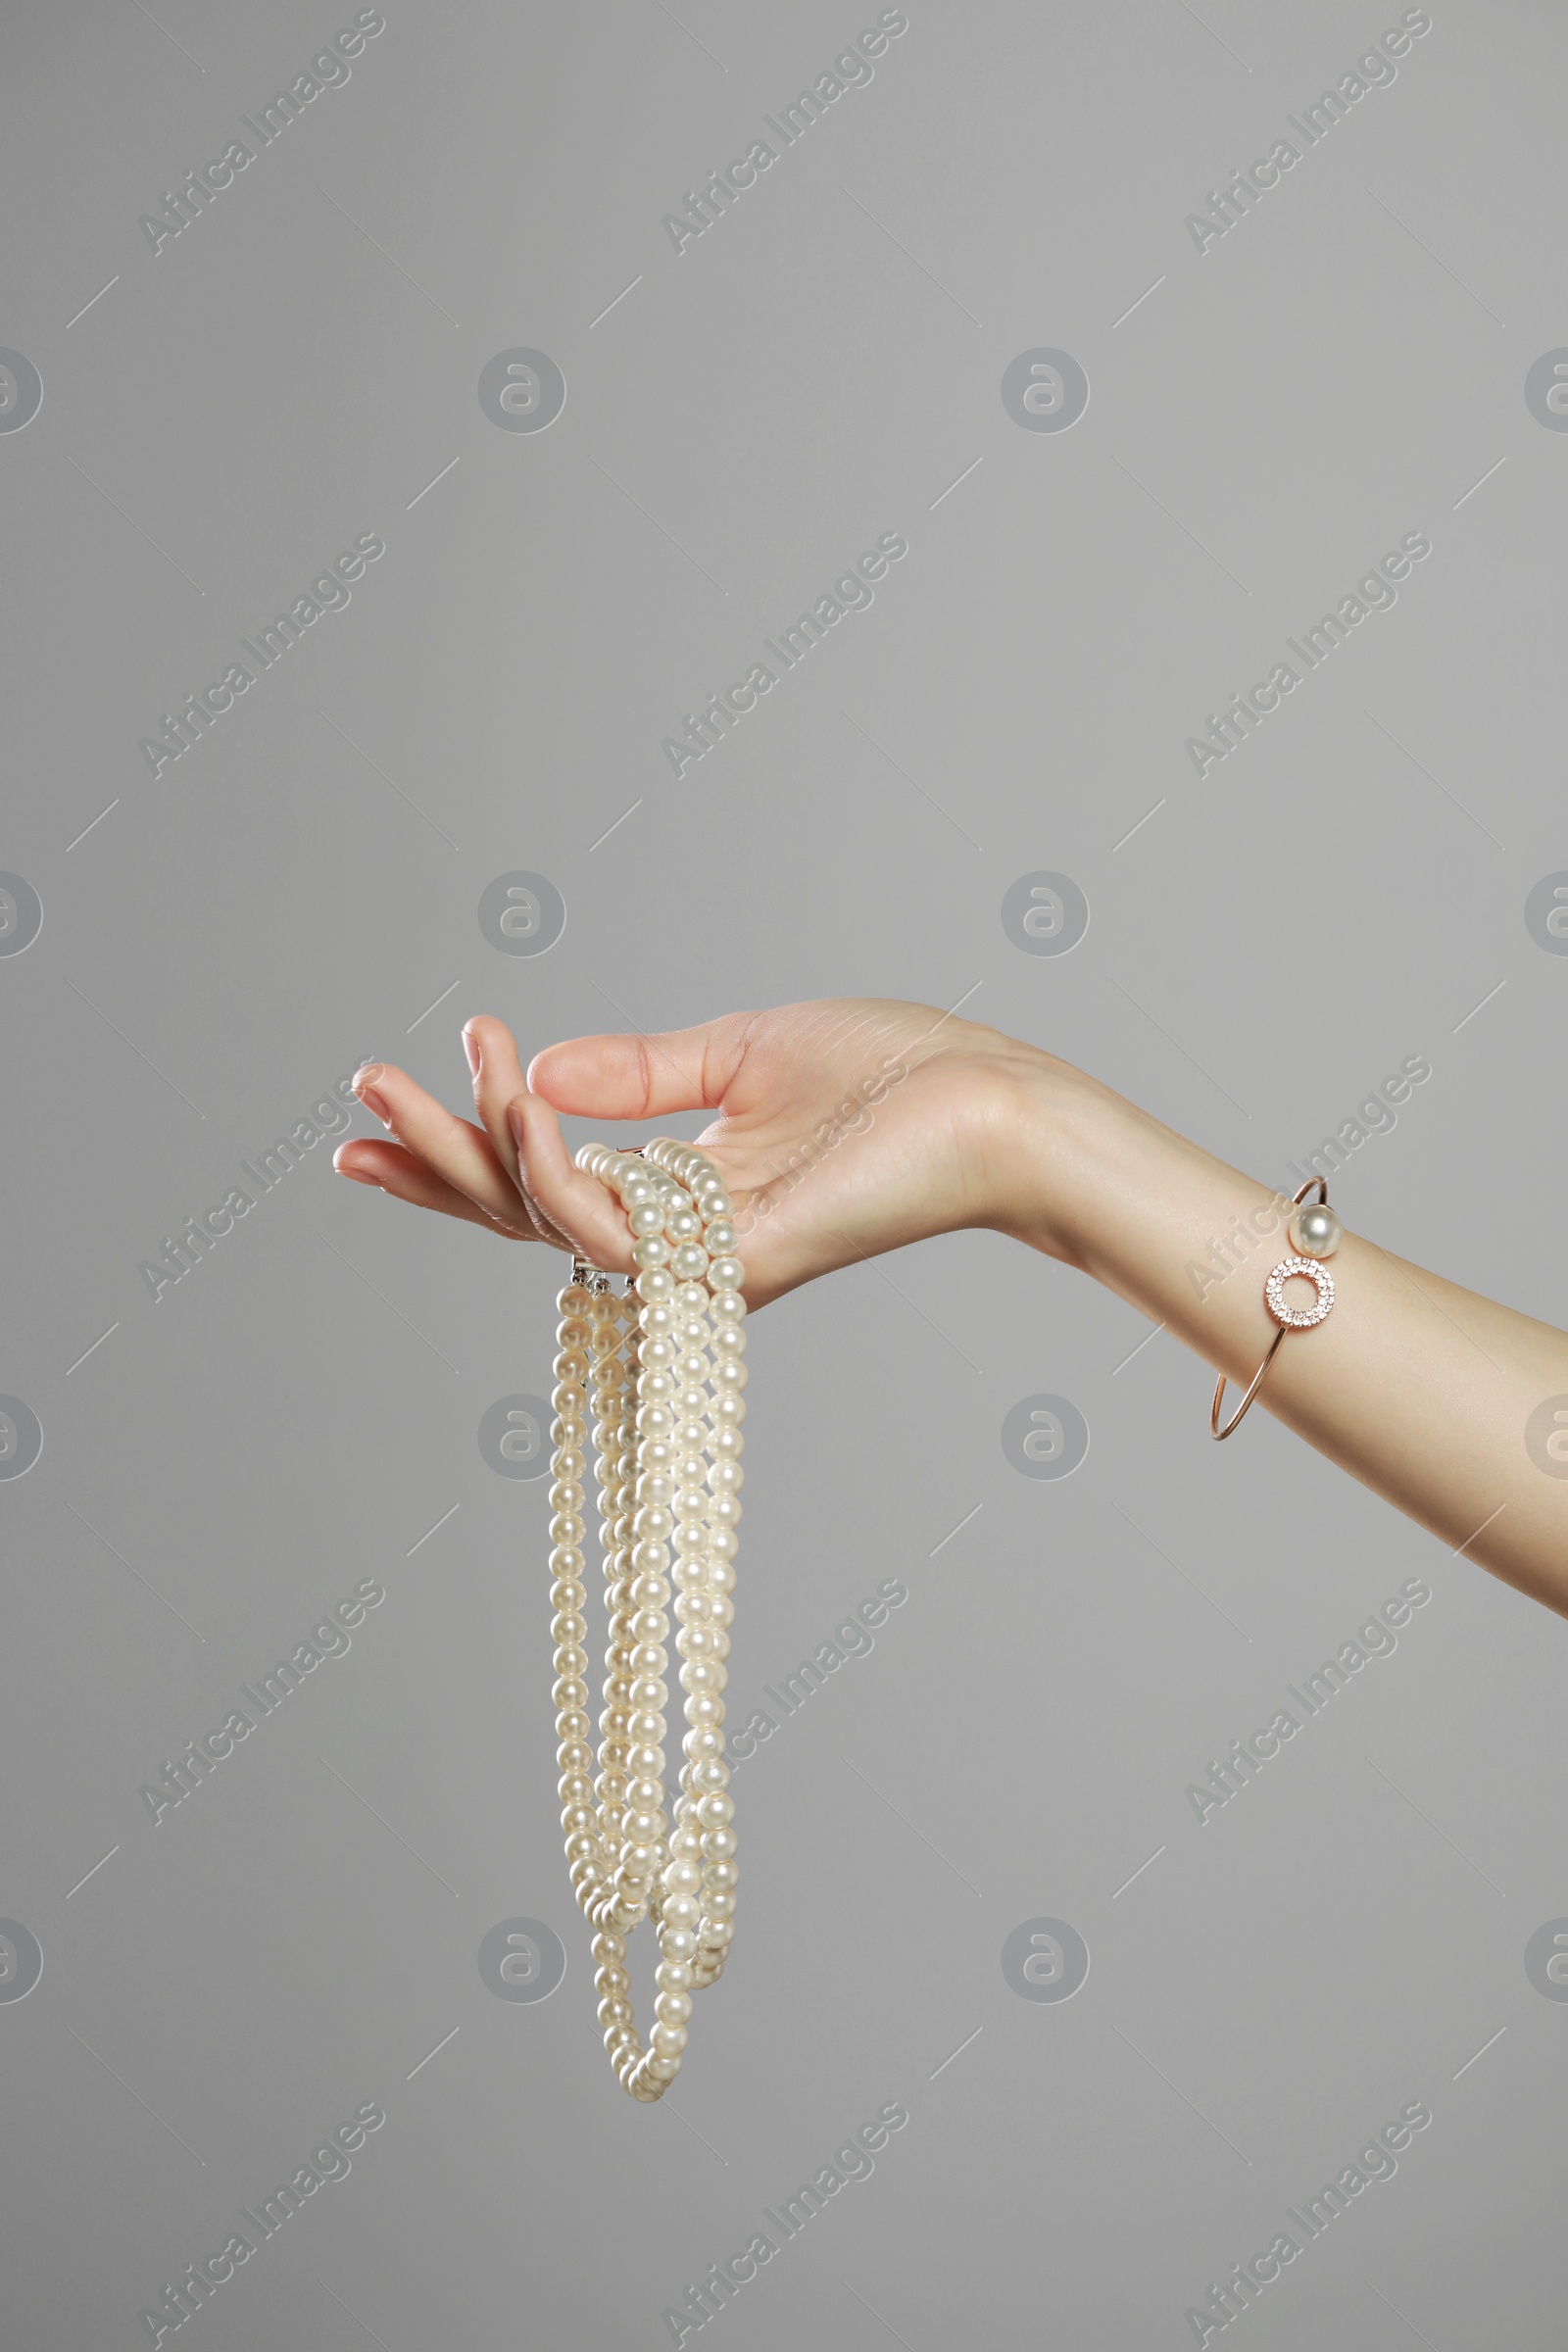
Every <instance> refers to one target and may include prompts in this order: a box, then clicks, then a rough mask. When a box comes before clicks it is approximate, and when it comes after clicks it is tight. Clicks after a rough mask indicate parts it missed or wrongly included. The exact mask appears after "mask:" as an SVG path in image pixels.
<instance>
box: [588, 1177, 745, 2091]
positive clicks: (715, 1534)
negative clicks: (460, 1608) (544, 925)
mask: <svg viewBox="0 0 1568 2352" xmlns="http://www.w3.org/2000/svg"><path fill="white" fill-rule="evenodd" d="M577 1166H578V1167H579V1168H580V1169H581V1170H583V1172H584V1173H585V1174H588V1175H591V1176H593V1177H595V1178H597V1180H598V1181H599V1182H600V1183H601V1184H603V1185H604V1186H605V1187H606V1188H607V1190H609V1191H611V1192H613V1193H614V1194H615V1195H616V1196H617V1198H618V1199H619V1201H620V1203H621V1206H622V1207H623V1208H624V1210H625V1212H626V1221H627V1225H628V1227H629V1228H630V1232H631V1235H632V1250H631V1255H632V1260H633V1263H634V1265H635V1267H636V1269H637V1271H636V1273H635V1275H634V1276H633V1278H632V1281H631V1283H630V1284H629V1285H628V1287H627V1289H626V1291H625V1292H624V1293H623V1294H621V1295H619V1296H617V1295H615V1294H613V1293H612V1292H611V1290H610V1287H609V1279H608V1277H607V1276H605V1275H603V1274H601V1273H599V1272H598V1271H597V1270H596V1269H594V1268H592V1267H589V1266H586V1265H584V1264H583V1262H582V1261H581V1260H580V1259H578V1260H576V1261H574V1263H573V1266H572V1279H571V1281H570V1282H569V1283H568V1284H567V1285H566V1287H565V1288H564V1290H563V1291H562V1293H561V1295H560V1299H559V1300H558V1305H559V1307H560V1312H561V1322H560V1327H559V1330H558V1333H557V1349H558V1352H557V1356H556V1361H555V1378H556V1382H557V1387H556V1389H555V1392H554V1397H553V1399H552V1401H553V1403H554V1407H555V1411H556V1416H557V1418H556V1420H555V1422H554V1424H553V1426H552V1429H551V1442H552V1445H553V1446H554V1449H555V1450H554V1454H553V1458H552V1464H551V1478H552V1485H551V1490H550V1495H549V1503H550V1508H551V1511H552V1513H553V1514H554V1515H553V1517H552V1519H551V1522H550V1538H551V1544H552V1546H553V1548H552V1550H551V1554H550V1570H551V1576H552V1579H553V1581H552V1584H551V1587H550V1600H551V1608H552V1610H553V1612H554V1614H553V1617H552V1622H551V1635H552V1640H553V1641H554V1642H555V1644H556V1648H555V1657H554V1670H555V1674H556V1678H557V1679H556V1684H555V1697H556V1705H557V1719H556V1738H557V1742H558V1745H557V1750H556V1761H557V1764H558V1767H559V1769H560V1772H561V1779H560V1781H559V1783H558V1794H559V1797H560V1800H561V1808H562V1810H561V1826H562V1829H563V1831H564V1833H565V1851H566V1859H567V1863H568V1866H569V1874H570V1878H571V1884H572V1888H573V1891H574V1892H575V1894H576V1897H577V1900H578V1902H579V1903H580V1904H581V1906H582V1909H583V1911H584V1913H585V1914H586V1916H587V1918H588V1919H589V1921H590V1923H591V1924H592V1925H593V1927H594V1929H595V1931H596V1933H595V1935H594V1938H593V1956H594V1960H595V1962H596V1964H597V1975H596V1978H595V1985H596V1990H597V1994H598V2003H599V2023H600V2026H601V2028H602V2029H603V2037H604V2043H605V2048H606V2051H607V2053H608V2054H609V2057H610V2060H611V2063H612V2065H613V2067H614V2070H615V2074H616V2077H617V2079H618V2081H619V2082H620V2083H621V2086H622V2088H623V2089H625V2090H626V2091H628V2092H629V2093H630V2095H631V2096H632V2097H633V2098H635V2099H638V2100H641V2101H642V2102H644V2103H645V2104H646V2103H649V2102H651V2101H653V2100H656V2099H658V2098H660V2097H661V2096H662V2093H663V2091H664V2089H665V2087H666V2086H667V2084H669V2083H670V2082H673V2081H674V2079H675V2077H676V2075H677V2074H678V2073H679V2071H680V2064H681V2057H682V2054H683V2052H684V2050H685V2047H686V2023H687V2020H688V2018H689V2017H690V2015H691V2007H692V2002H691V1995H692V1994H693V1993H694V1992H697V1991H700V1990H701V1989H702V1988H703V1987H704V1986H705V1985H711V1984H713V1983H714V1982H715V1981H716V1980H717V1978H718V1977H719V1976H720V1974H721V1973H722V1971H723V1966H724V1958H725V1954H726V1953H727V1951H728V1948H729V1944H730V1941H731V1939H732V1937H733V1936H734V1933H735V1929H734V1918H733V1914H734V1909H735V1891H734V1890H735V1881H736V1870H735V1863H734V1852H735V1835H734V1831H733V1829H732V1828H731V1826H730V1825H731V1823H732V1822H733V1819H734V1812H735V1808H734V1803H733V1800H732V1799H731V1798H730V1797H729V1796H728V1794H727V1793H726V1790H727V1787H728V1782H729V1767H728V1765H727V1764H726V1762H725V1761H724V1731H723V1724H724V1702H723V1696H722V1693H723V1691H724V1688H725V1683H726V1681H727V1669H726V1666H725V1663H724V1661H725V1659H726V1658H727V1657H728V1655H729V1635H728V1632H727V1631H726V1629H727V1627H728V1626H729V1625H730V1624H731V1622H732V1621H733V1618H734V1604H733V1603H732V1602H731V1600H730V1599H729V1594H730V1593H731V1592H732V1591H733V1589H734V1584H735V1571H734V1569H733V1568H732V1567H731V1565H730V1562H731V1561H732V1560H733V1558H734V1556H735V1550H736V1538H735V1532H734V1530H735V1525H736V1522H737V1521H738V1520H739V1518H740V1515H741V1506H740V1503H739V1501H738V1499H737V1495H738V1491H739V1489H740V1487H741V1485H742V1483H743V1473H742V1471H741V1468H740V1460H739V1457H740V1454H741V1450H742V1444H743V1441H742V1433H741V1423H742V1422H743V1421H744V1419H745V1417H746V1405H745V1401H744V1399H743V1398H742V1397H741V1394H740V1392H741V1390H742V1389H744V1387H745V1386H746V1380H747V1373H746V1366H745V1363H744V1362H743V1361H742V1358H743V1356H744V1354H745V1348H746V1334H745V1318H746V1301H745V1299H744V1298H743V1297H742V1295H741V1286H742V1284H743V1282H744V1280H745V1269H744V1267H743V1265H742V1263H741V1260H740V1259H739V1257H737V1256H736V1254H735V1248H736V1239H737V1236H736V1232H735V1227H734V1224H733V1222H732V1221H731V1208H730V1201H729V1195H728V1192H727V1190H726V1189H725V1186H724V1183H723V1180H722V1178H721V1177H720V1176H719V1174H718V1172H717V1170H716V1169H715V1168H714V1167H713V1166H712V1165H711V1162H710V1161H708V1160H707V1159H705V1158H704V1156H703V1154H702V1153H701V1152H697V1151H694V1150H693V1149H692V1148H691V1147H690V1146H689V1145H685V1144H678V1143H675V1142H673V1141H671V1140H670V1139H669V1138H667V1137H661V1138H659V1139H658V1140H657V1141H655V1142H654V1143H651V1144H649V1145H648V1146H647V1147H646V1149H645V1150H644V1152H641V1153H640V1154H639V1153H634V1152H613V1151H611V1150H610V1149H609V1148H608V1147H607V1146H605V1145H603V1144H585V1145H584V1146H583V1147H582V1149H581V1150H580V1151H579V1152H578V1153H577ZM590 1390H591V1392H592V1397H591V1402H592V1440H593V1446H594V1448H595V1455H596V1460H595V1475H596V1479H597V1483H598V1491H599V1522H600V1544H601V1549H602V1553H603V1558H604V1580H605V1600H606V1607H607V1613H608V1618H609V1628H610V1640H609V1644H608V1646H607V1648H606V1651H605V1662H606V1666H607V1669H608V1672H607V1674H606V1677H605V1682H604V1700H605V1704H604V1710H603V1712H602V1714H601V1715H600V1718H599V1730H600V1735H601V1738H600V1746H599V1753H598V1757H597V1767H598V1769H597V1773H595V1771H594V1767H595V1763H596V1758H595V1755H594V1751H593V1749H592V1747H591V1746H590V1744H589V1735H590V1723H589V1717H588V1713H587V1707H588V1685H587V1681H586V1679H585V1678H586V1675H587V1668H588V1657H587V1649H586V1646H585V1645H586V1642H587V1623H586V1619H585V1617H584V1614H583V1612H584V1610H585V1608H586V1605H587V1596H586V1593H585V1590H584V1587H583V1583H582V1578H583V1576H584V1574H585V1571H586V1553H585V1550H584V1545H585V1544H586V1541H587V1531H586V1519H585V1513H586V1509H587V1489H586V1483H585V1482H586V1477H587V1446H588V1439H589V1434H590V1414H589V1407H590ZM672 1587H673V1589H674V1595H675V1597H674V1600H673V1606H674V1612H675V1614H676V1616H677V1617H678V1618H679V1620H680V1631H679V1632H678V1634H677V1635H676V1637H675V1647H676V1651H677V1654H678V1656H679V1659H680V1661H681V1663H680V1668H679V1678H678V1679H679V1687H680V1691H681V1692H682V1693H683V1695H684V1700H685V1719H686V1727H687V1728H686V1731H685V1733H684V1735H683V1738H682V1741H681V1745H682V1750H683V1754H684V1758H685V1761H684V1762H683V1764H682V1767H681V1774H680V1789H679V1793H678V1794H677V1795H676V1797H675V1799H674V1802H673V1804H670V1803H669V1801H668V1799H667V1797H666V1792H665V1787H664V1779H663V1774H664V1750H663V1747H662V1744H661V1742H662V1740H663V1739H664V1737H665V1731H666V1725H665V1716H664V1709H665V1706H666V1705H667V1702H668V1697H669V1691H668V1687H667V1683H666V1679H665V1678H666V1676H667V1674H668V1668H669V1659H668V1652H667V1648H666V1643H667V1642H668V1639H669V1631H670V1617H669V1610H670V1606H671V1598H672V1592H671V1588H672ZM645 1919H647V1920H649V1921H651V1923H652V1924H653V1927H654V1930H655V1934H656V1936H657V1937H658V1941H659V1950H660V1960H659V1965H658V1969H657V1971H656V1983H657V1985H658V1993H657V1997H656V2001H655V2018H656V2023H655V2025H654V2027H653V2030H652V2032H651V2033H650V2034H649V2037H648V2046H647V2047H646V2048H644V2047H643V2045H642V2043H641V2042H640V2041H639V2039H638V2037H637V2030H636V2023H635V2020H634V2017H633V2014H632V2007H631V2000H630V1978H629V1975H628V1973H627V1970H626V1967H625V1955H626V1937H627V1936H628V1935H629V1934H630V1933H631V1932H632V1930H633V1929H635V1928H636V1927H638V1926H639V1925H640V1924H641V1922H642V1921H643V1920H645Z"/></svg>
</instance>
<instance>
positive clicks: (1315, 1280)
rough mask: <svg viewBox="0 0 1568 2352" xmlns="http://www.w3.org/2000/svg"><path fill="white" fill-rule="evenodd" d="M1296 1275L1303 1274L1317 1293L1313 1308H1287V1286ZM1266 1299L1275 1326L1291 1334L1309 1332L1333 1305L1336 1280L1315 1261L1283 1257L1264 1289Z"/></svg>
mask: <svg viewBox="0 0 1568 2352" xmlns="http://www.w3.org/2000/svg"><path fill="white" fill-rule="evenodd" d="M1293 1274H1302V1275H1304V1276H1305V1277H1306V1280H1307V1281H1308V1282H1310V1283H1311V1284H1312V1286H1313V1288H1314V1289H1315V1290H1316V1292H1317V1300H1316V1303H1315V1304H1314V1305H1312V1306H1287V1305H1286V1303H1285V1285H1286V1284H1287V1283H1288V1282H1289V1281H1290V1279H1291V1277H1292V1275H1293ZM1263 1299H1264V1303H1265V1304H1266V1306H1267V1308H1268V1311H1269V1313H1270V1314H1271V1315H1272V1316H1273V1318H1274V1320H1275V1322H1276V1323H1283V1324H1285V1325H1286V1326H1287V1327H1288V1328H1289V1329H1290V1330H1292V1331H1310V1330H1311V1328H1312V1326H1313V1324H1314V1323H1321V1322H1322V1320H1323V1318H1324V1316H1325V1315H1326V1314H1327V1313H1328V1311H1329V1308H1330V1307H1331V1306H1332V1305H1333V1304H1334V1277H1333V1275H1332V1274H1331V1273H1330V1272H1329V1270H1328V1268H1327V1266H1320V1265H1319V1264H1318V1262H1317V1259H1316V1258H1315V1257H1282V1258H1281V1259H1280V1262H1279V1264H1278V1265H1277V1266H1276V1267H1275V1268H1274V1270H1273V1272H1272V1273H1271V1274H1270V1275H1269V1278H1268V1280H1267V1282H1266V1283H1265V1284H1264V1285H1263Z"/></svg>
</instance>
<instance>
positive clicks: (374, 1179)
mask: <svg viewBox="0 0 1568 2352" xmlns="http://www.w3.org/2000/svg"><path fill="white" fill-rule="evenodd" d="M337 1172H338V1174H339V1175H340V1176H347V1177H349V1178H350V1179H351V1180H352V1181H353V1182H354V1183H355V1184H371V1185H374V1187H375V1189H376V1191H377V1192H378V1193H384V1192H385V1191H386V1186H385V1185H384V1184H383V1183H382V1182H381V1179H380V1177H379V1176H367V1175H365V1174H363V1173H362V1172H361V1170H360V1169H358V1168H339V1169H338V1171H337Z"/></svg>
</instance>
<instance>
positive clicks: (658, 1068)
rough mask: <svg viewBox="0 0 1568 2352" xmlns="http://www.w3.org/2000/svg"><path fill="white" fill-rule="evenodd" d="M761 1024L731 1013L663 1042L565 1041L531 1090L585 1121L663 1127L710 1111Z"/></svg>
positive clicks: (667, 1035) (548, 1056)
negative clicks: (751, 1031)
mask: <svg viewBox="0 0 1568 2352" xmlns="http://www.w3.org/2000/svg"><path fill="white" fill-rule="evenodd" d="M755 1018H756V1015H755V1014H753V1013H749V1012H730V1013H726V1014H725V1015H724V1017H723V1018H722V1020H717V1021H703V1022H700V1023H699V1024H698V1026H697V1027H696V1028H695V1029H669V1030H666V1031H665V1032H664V1033H663V1035H662V1036H658V1037H643V1036H642V1035H640V1034H638V1033H636V1032H633V1033H632V1034H630V1035H628V1036H622V1037H613V1036H606V1037H572V1038H567V1039H566V1040H565V1042H564V1044H562V1045H559V1046H547V1047H546V1049H545V1051H544V1052H543V1053H542V1054H535V1055H534V1057H533V1059H532V1061H531V1062H530V1063H529V1064H528V1085H529V1088H530V1090H531V1091H532V1092H533V1093H534V1094H536V1095H542V1096H543V1097H544V1099H545V1101H546V1102H547V1103H554V1104H555V1107H556V1108H557V1110H564V1111H569V1112H573V1113H575V1114H576V1115H577V1116H579V1117H583V1118H597V1119H662V1118H664V1117H666V1116H667V1115H668V1114H669V1113H670V1112H671V1111H676V1110H712V1109H714V1108H716V1106H717V1105H718V1104H719V1103H721V1102H722V1101H723V1099H724V1095H725V1092H726V1090H727V1089H728V1088H729V1086H730V1085H731V1084H732V1082H733V1080H734V1077H735V1073H736V1071H737V1070H738V1069H739V1067H740V1065H741V1062H742V1060H743V1059H744V1057H745V1053H746V1032H747V1030H748V1028H749V1027H750V1025H751V1023H752V1021H753V1020H754V1019H755Z"/></svg>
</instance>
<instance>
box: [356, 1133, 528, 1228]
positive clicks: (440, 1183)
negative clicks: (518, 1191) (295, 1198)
mask: <svg viewBox="0 0 1568 2352" xmlns="http://www.w3.org/2000/svg"><path fill="white" fill-rule="evenodd" d="M332 1165H333V1167H334V1168H336V1170H337V1172H338V1174H339V1175H340V1176H352V1177H353V1178H354V1180H355V1182H356V1183H357V1184H374V1185H378V1186H379V1187H380V1189H381V1191H382V1192H384V1193H390V1194H392V1196H393V1198H394V1199H395V1200H398V1201H408V1202H409V1204H410V1205H411V1207H414V1208H438V1209H439V1210H440V1211H441V1213H442V1215H443V1216H448V1217H462V1218H463V1219H464V1220H465V1222H466V1223H467V1224H469V1225H482V1226H483V1227H484V1229H485V1231H486V1232H487V1233H499V1234H502V1235H503V1236H505V1238H506V1239H507V1240H508V1241H513V1242H533V1241H537V1240H538V1239H539V1236H538V1234H537V1233H536V1232H535V1230H534V1228H533V1227H532V1225H531V1224H530V1223H529V1220H528V1218H527V1215H526V1213H525V1211H524V1207H523V1203H522V1201H520V1200H518V1199H516V1198H514V1201H513V1213H512V1219H511V1221H510V1223H506V1224H503V1223H502V1222H501V1221H500V1219H499V1218H496V1217H492V1216H488V1215H486V1213H485V1211H484V1210H483V1209H482V1208H480V1207H479V1206H478V1204H477V1203H476V1202H475V1201H470V1200H469V1198H468V1196H467V1194H466V1193H460V1192H459V1191H458V1189H457V1187H456V1186H455V1185H451V1184H448V1183H447V1181H446V1178H445V1177H444V1176H438V1175H437V1174H436V1173H435V1170H434V1169H433V1168H429V1167H426V1165H425V1163H424V1161H423V1160H422V1159H417V1158H416V1157H415V1155H414V1153H413V1152H405V1151H404V1149H403V1147H402V1145H401V1144H383V1143H382V1142H380V1141H379V1140H378V1138H376V1137H375V1136H371V1135H357V1136H355V1137H353V1138H352V1139H351V1141H350V1142H348V1143H346V1144H339V1146H338V1148H337V1150H336V1152H334V1153H333V1155H332Z"/></svg>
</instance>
